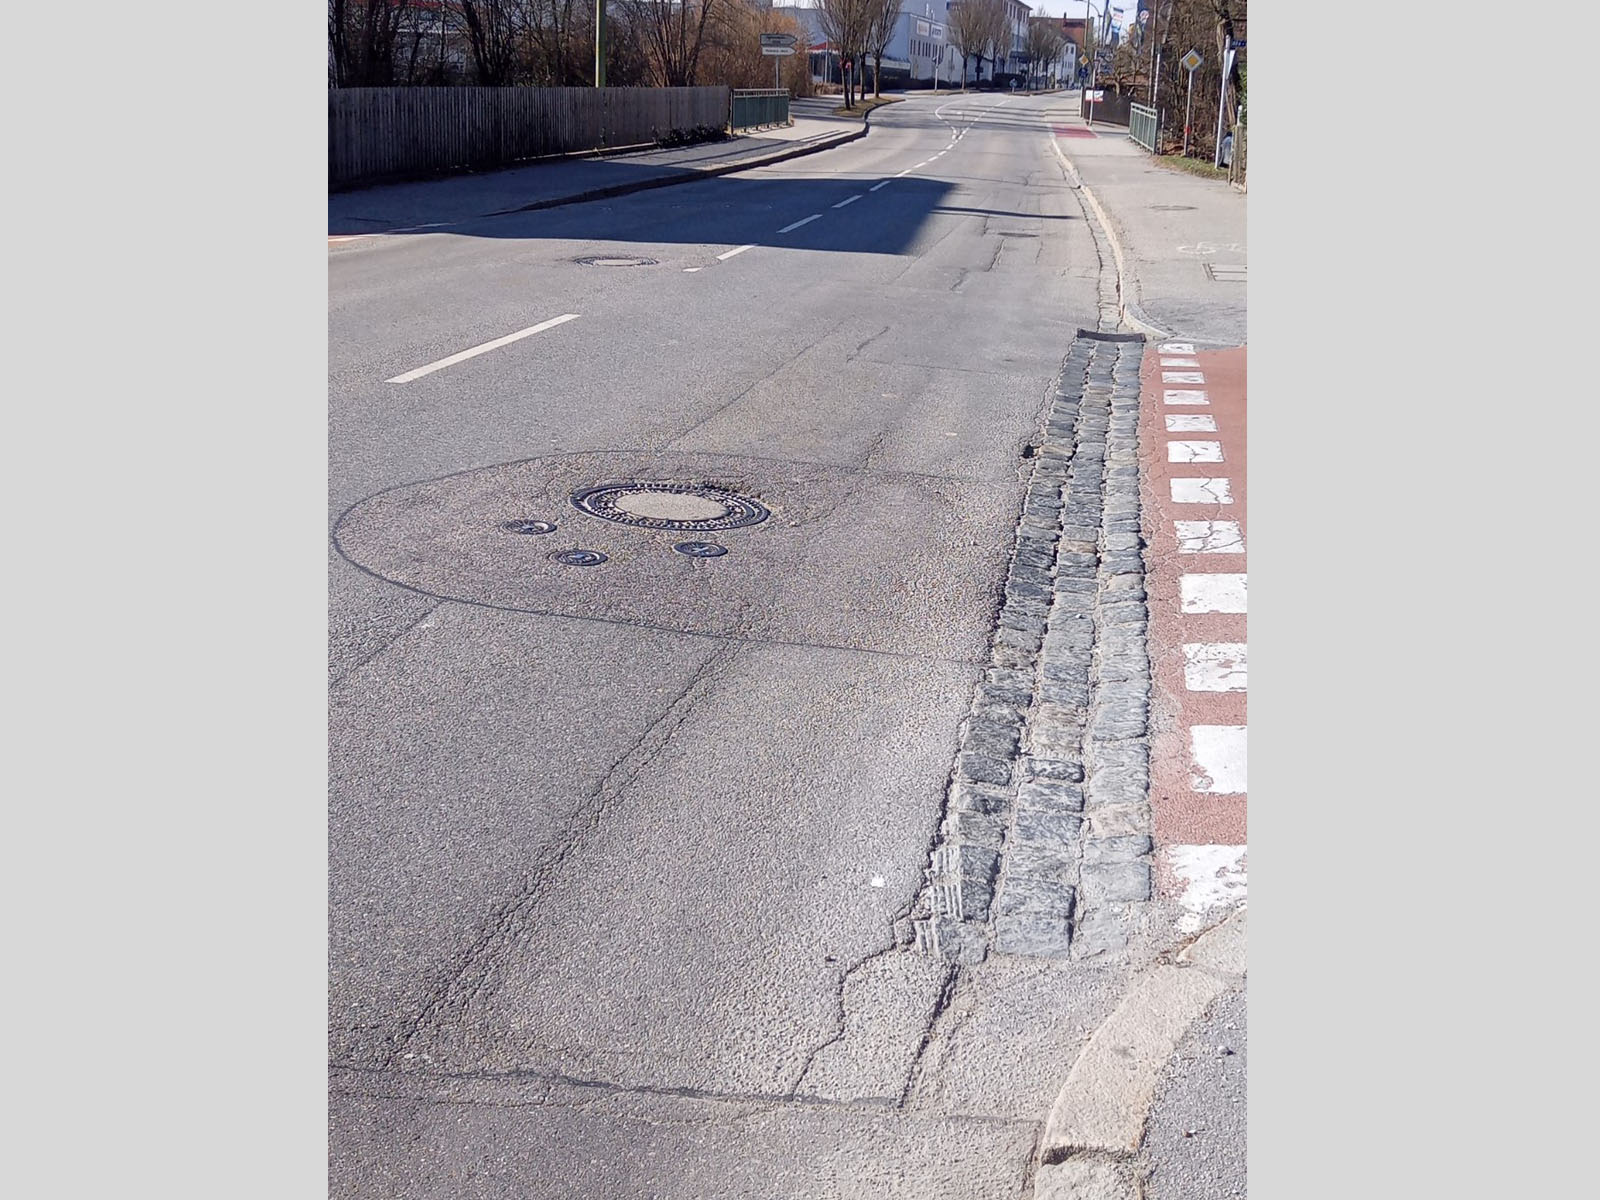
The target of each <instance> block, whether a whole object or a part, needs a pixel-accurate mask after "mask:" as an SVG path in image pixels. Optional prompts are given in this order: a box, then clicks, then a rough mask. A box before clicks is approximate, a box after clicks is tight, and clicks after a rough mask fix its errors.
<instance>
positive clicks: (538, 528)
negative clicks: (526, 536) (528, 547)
mask: <svg viewBox="0 0 1600 1200" xmlns="http://www.w3.org/2000/svg"><path fill="white" fill-rule="evenodd" d="M500 528H501V529H504V530H505V531H506V532H507V533H554V532H555V531H556V527H555V525H553V524H552V523H551V522H549V521H501V522H500Z"/></svg>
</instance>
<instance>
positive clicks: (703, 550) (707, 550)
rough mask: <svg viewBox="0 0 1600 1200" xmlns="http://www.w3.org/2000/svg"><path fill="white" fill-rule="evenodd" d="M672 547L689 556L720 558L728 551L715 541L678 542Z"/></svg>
mask: <svg viewBox="0 0 1600 1200" xmlns="http://www.w3.org/2000/svg"><path fill="white" fill-rule="evenodd" d="M673 549H674V550H676V551H677V552H678V553H679V554H687V555H688V556H689V557H690V558H721V557H722V556H723V555H724V554H726V553H727V552H728V548H727V547H726V546H719V545H717V544H716V543H715V542H679V543H678V544H677V545H676V546H674V547H673Z"/></svg>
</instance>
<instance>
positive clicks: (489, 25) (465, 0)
mask: <svg viewBox="0 0 1600 1200" xmlns="http://www.w3.org/2000/svg"><path fill="white" fill-rule="evenodd" d="M459 3H460V6H461V20H462V23H463V24H464V25H465V26H466V29H467V45H468V46H469V47H471V49H472V65H473V68H474V71H475V74H476V78H477V82H478V83H479V85H480V86H482V87H505V86H506V85H508V84H510V83H512V82H514V81H515V74H516V69H517V63H518V58H519V54H518V51H519V49H520V48H521V44H522V42H523V39H524V32H523V27H524V25H525V21H524V17H523V13H522V5H521V4H520V3H518V0H459Z"/></svg>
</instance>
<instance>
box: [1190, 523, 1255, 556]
mask: <svg viewBox="0 0 1600 1200" xmlns="http://www.w3.org/2000/svg"><path fill="white" fill-rule="evenodd" d="M1173 525H1174V526H1175V527H1176V528H1177V533H1178V553H1179V554H1243V553H1244V531H1243V530H1241V529H1240V528H1239V522H1237V521H1174V522H1173Z"/></svg>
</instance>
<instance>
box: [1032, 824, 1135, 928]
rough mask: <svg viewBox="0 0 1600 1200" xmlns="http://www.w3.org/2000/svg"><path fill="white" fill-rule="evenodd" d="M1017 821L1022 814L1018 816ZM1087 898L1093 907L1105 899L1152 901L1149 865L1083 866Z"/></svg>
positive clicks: (1084, 890) (1103, 864) (1082, 876)
mask: <svg viewBox="0 0 1600 1200" xmlns="http://www.w3.org/2000/svg"><path fill="white" fill-rule="evenodd" d="M1017 815H1018V818H1019V819H1020V818H1021V814H1020V813H1018V814H1017ZM1079 878H1080V879H1081V881H1082V883H1083V893H1084V899H1085V901H1087V902H1088V903H1089V905H1090V906H1091V907H1092V906H1093V905H1095V904H1097V903H1100V902H1103V901H1106V900H1148V899H1150V864H1149V863H1147V862H1120V863H1096V864H1093V865H1091V864H1089V863H1087V862H1086V863H1084V865H1083V871H1082V874H1081V875H1080V877H1079Z"/></svg>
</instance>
